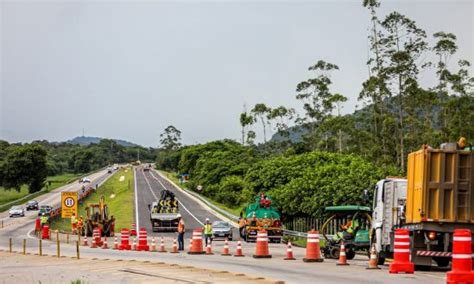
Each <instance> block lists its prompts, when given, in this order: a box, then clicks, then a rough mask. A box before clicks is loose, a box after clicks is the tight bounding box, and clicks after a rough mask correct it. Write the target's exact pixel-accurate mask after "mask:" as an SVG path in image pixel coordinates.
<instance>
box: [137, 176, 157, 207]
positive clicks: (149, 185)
mask: <svg viewBox="0 0 474 284" xmlns="http://www.w3.org/2000/svg"><path fill="white" fill-rule="evenodd" d="M142 174H143V177H144V178H145V181H146V184H147V185H148V189H149V190H150V192H151V194H153V197H154V198H155V200H157V201H158V197H157V196H156V194H155V193H154V192H153V190H152V189H151V184H150V182H149V181H148V179H147V178H146V176H145V173H144V172H142ZM136 199H137V198H136V196H135V200H136Z"/></svg>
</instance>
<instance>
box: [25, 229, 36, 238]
mask: <svg viewBox="0 0 474 284" xmlns="http://www.w3.org/2000/svg"><path fill="white" fill-rule="evenodd" d="M34 230H35V229H31V230H29V231H28V234H26V235H27V236H28V238H30V239H36V237H33V236H31V232H33V231H34Z"/></svg>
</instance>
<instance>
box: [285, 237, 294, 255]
mask: <svg viewBox="0 0 474 284" xmlns="http://www.w3.org/2000/svg"><path fill="white" fill-rule="evenodd" d="M295 259H296V258H295V257H294V256H293V248H292V247H291V241H290V240H288V247H287V248H286V257H285V258H284V260H295Z"/></svg>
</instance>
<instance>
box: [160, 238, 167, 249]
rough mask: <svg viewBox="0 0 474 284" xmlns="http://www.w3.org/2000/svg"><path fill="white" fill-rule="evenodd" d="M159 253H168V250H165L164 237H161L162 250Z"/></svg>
mask: <svg viewBox="0 0 474 284" xmlns="http://www.w3.org/2000/svg"><path fill="white" fill-rule="evenodd" d="M159 252H166V249H165V241H164V240H163V237H161V241H160V250H159Z"/></svg>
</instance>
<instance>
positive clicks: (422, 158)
mask: <svg viewBox="0 0 474 284" xmlns="http://www.w3.org/2000/svg"><path fill="white" fill-rule="evenodd" d="M452 144H454V145H452ZM442 146H443V147H442V149H433V148H431V147H429V146H423V148H422V149H421V150H419V151H416V152H413V153H411V154H409V155H408V169H407V173H408V176H407V179H403V178H386V179H383V180H381V181H379V182H378V183H377V185H376V187H375V193H374V203H373V215H372V228H373V229H372V234H371V241H372V243H375V245H376V250H377V253H378V255H379V264H383V263H384V261H385V258H387V257H392V254H393V247H394V244H393V243H394V231H395V229H396V228H405V229H408V230H409V232H410V244H411V249H410V252H411V260H412V262H413V263H414V264H415V265H418V266H431V265H432V263H433V261H434V262H435V263H436V264H437V265H438V266H440V267H446V266H448V265H449V262H450V261H451V252H452V241H453V231H454V230H455V229H458V228H465V229H470V230H474V184H473V181H474V180H473V176H474V152H472V150H469V149H465V148H464V147H461V149H459V148H460V147H459V146H457V145H456V144H455V143H449V144H444V145H442Z"/></svg>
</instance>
